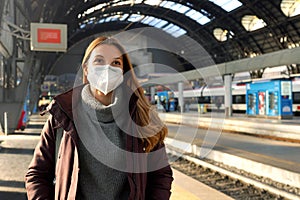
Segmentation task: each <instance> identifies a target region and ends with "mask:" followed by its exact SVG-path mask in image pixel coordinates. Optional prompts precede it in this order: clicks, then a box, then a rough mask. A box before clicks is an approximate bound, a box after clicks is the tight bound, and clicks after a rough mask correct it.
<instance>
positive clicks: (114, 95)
mask: <svg viewBox="0 0 300 200" xmlns="http://www.w3.org/2000/svg"><path fill="white" fill-rule="evenodd" d="M82 67H83V83H84V84H83V85H81V86H78V87H75V88H73V89H71V90H70V91H67V92H66V93H63V94H61V95H58V96H57V97H55V98H54V100H53V101H52V103H51V104H50V105H49V106H48V107H47V111H48V112H49V113H50V116H49V118H48V120H47V122H46V124H45V126H44V128H43V131H42V133H41V140H40V142H39V143H38V145H37V147H36V149H35V152H34V157H33V159H32V162H31V164H30V166H29V170H28V172H27V174H26V178H25V179H26V180H25V181H26V189H27V196H28V199H70V200H71V199H109V200H111V199H130V200H135V199H138V200H140V199H153V200H154V199H159V200H164V199H169V197H170V194H171V192H170V190H171V183H172V181H173V177H172V170H171V168H170V166H169V164H168V160H167V156H166V152H165V147H164V143H163V140H164V138H165V137H166V134H167V128H166V126H165V125H164V124H163V123H162V122H161V120H160V119H159V117H158V115H157V113H156V112H154V111H153V110H152V109H151V107H150V104H149V103H148V101H147V99H146V98H145V96H144V93H143V89H142V88H141V87H139V85H138V82H137V80H136V78H135V74H134V70H133V67H132V65H131V63H130V61H129V58H128V55H127V54H126V53H125V50H124V49H123V47H122V46H121V45H120V44H119V43H118V42H117V41H116V40H115V39H113V38H107V37H98V38H96V39H95V40H94V41H92V42H91V43H90V45H89V46H88V47H87V49H86V52H85V55H84V57H83V60H82ZM60 129H63V136H62V139H61V142H59V143H60V144H59V152H58V156H57V161H56V159H55V156H56V153H55V148H56V146H57V142H56V133H57V132H59V130H60Z"/></svg>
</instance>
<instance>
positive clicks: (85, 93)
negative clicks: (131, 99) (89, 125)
mask: <svg viewBox="0 0 300 200" xmlns="http://www.w3.org/2000/svg"><path fill="white" fill-rule="evenodd" d="M122 95H123V92H122V89H121V88H120V87H118V88H116V89H115V90H114V92H113V102H112V103H111V104H109V105H107V106H105V105H103V104H102V103H101V102H100V101H98V100H97V99H96V98H95V97H94V95H93V94H92V92H91V90H90V85H89V84H87V85H85V86H84V88H83V89H82V92H81V97H82V102H83V107H84V109H85V110H86V111H87V113H88V114H89V115H90V114H91V113H92V112H96V116H97V120H98V121H99V122H104V123H105V122H111V121H113V120H114V119H115V118H116V117H117V116H119V114H120V113H121V111H122V110H121V108H122V107H121V101H122V99H123V98H122Z"/></svg>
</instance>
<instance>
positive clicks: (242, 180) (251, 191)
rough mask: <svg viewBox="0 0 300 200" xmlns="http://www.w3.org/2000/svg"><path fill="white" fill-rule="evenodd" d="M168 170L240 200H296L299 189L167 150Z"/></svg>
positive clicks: (220, 164) (190, 155)
mask: <svg viewBox="0 0 300 200" xmlns="http://www.w3.org/2000/svg"><path fill="white" fill-rule="evenodd" d="M168 154H169V158H170V161H171V166H172V167H173V168H174V169H177V170H179V171H181V172H183V173H184V174H186V175H188V176H190V177H193V178H194V179H196V180H198V181H200V182H202V183H204V184H206V185H208V186H210V187H212V188H215V189H216V190H218V191H220V192H223V193H224V194H226V195H228V196H230V197H232V198H234V199H241V200H246V199H248V200H271V199H272V200H288V199H292V200H300V188H296V187H291V186H289V185H284V184H282V183H278V182H275V181H272V180H271V179H268V178H264V177H259V176H256V175H254V174H250V173H248V172H245V171H242V170H239V169H236V168H233V167H231V166H226V165H224V164H222V163H218V162H215V161H212V160H208V159H199V158H197V157H195V156H194V155H192V154H184V155H182V153H180V152H176V151H175V150H174V149H168Z"/></svg>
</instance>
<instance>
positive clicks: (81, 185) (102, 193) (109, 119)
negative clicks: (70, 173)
mask: <svg viewBox="0 0 300 200" xmlns="http://www.w3.org/2000/svg"><path fill="white" fill-rule="evenodd" d="M81 96H82V109H83V110H82V112H84V113H82V115H86V117H85V118H86V120H89V121H90V122H92V123H89V126H95V127H93V128H91V127H86V128H85V131H87V132H89V131H90V132H89V133H88V134H96V135H92V137H91V138H94V137H100V143H99V144H97V145H103V146H105V145H111V144H107V140H106V141H105V140H104V139H103V140H102V139H101V138H103V137H107V139H109V140H110V142H112V143H113V144H114V145H116V146H118V147H120V148H122V149H125V142H126V136H125V134H124V133H123V132H122V131H120V129H119V128H118V126H117V124H116V122H115V120H114V117H115V116H113V115H116V114H118V113H119V112H121V111H122V110H121V106H120V104H121V102H120V100H121V98H122V97H121V96H122V92H121V90H120V89H119V90H116V92H115V94H114V102H113V103H112V104H110V105H108V106H104V105H103V104H101V103H100V102H99V101H97V100H96V99H95V98H94V96H93V95H92V94H91V91H90V88H89V85H86V86H85V87H84V88H83V90H82V95H81ZM112 110H113V112H112ZM80 113H81V111H80ZM83 123H84V122H83ZM100 129H101V130H102V131H103V132H102V134H100V131H101V130H100ZM92 130H99V131H97V132H96V131H92ZM95 132H96V133H95ZM103 133H104V134H103ZM78 134H79V137H80V134H81V133H80V131H79V132H78ZM85 134H86V133H85ZM87 145H89V144H87V143H85V142H84V140H83V141H82V140H81V139H80V140H79V146H78V152H79V166H80V171H79V182H78V188H77V195H76V199H80V200H84V199H88V200H93V199H101V200H114V199H118V200H119V199H120V200H123V199H128V196H129V184H128V180H127V175H126V173H125V172H121V171H118V170H116V169H114V168H112V167H109V166H107V165H105V162H101V160H102V159H103V161H105V160H109V159H114V161H115V162H120V163H123V164H124V158H121V155H118V154H119V153H118V151H112V152H109V151H108V152H105V153H103V152H102V154H101V157H100V158H99V155H98V156H94V154H93V152H91V151H89V150H88V149H90V148H91V147H90V146H88V147H87ZM100 159H101V160H100ZM122 159H123V160H122ZM103 163H104V164H103Z"/></svg>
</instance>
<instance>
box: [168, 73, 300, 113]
mask: <svg viewBox="0 0 300 200" xmlns="http://www.w3.org/2000/svg"><path fill="white" fill-rule="evenodd" d="M246 84H247V83H245V82H243V83H233V84H232V112H234V113H246V109H247V107H246ZM173 93H174V98H178V91H173ZM224 95H225V89H224V86H223V85H219V86H202V87H199V88H197V89H190V90H184V91H183V97H184V101H185V103H188V104H189V109H190V110H198V108H199V105H201V106H204V107H205V109H206V110H207V111H208V112H209V111H216V110H224V109H225V107H224ZM292 99H293V113H294V115H300V78H294V79H292Z"/></svg>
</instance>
